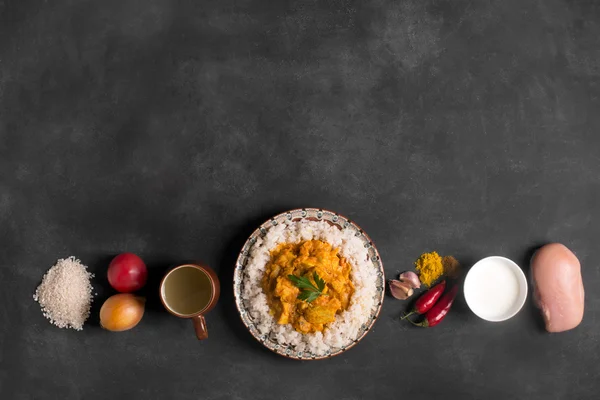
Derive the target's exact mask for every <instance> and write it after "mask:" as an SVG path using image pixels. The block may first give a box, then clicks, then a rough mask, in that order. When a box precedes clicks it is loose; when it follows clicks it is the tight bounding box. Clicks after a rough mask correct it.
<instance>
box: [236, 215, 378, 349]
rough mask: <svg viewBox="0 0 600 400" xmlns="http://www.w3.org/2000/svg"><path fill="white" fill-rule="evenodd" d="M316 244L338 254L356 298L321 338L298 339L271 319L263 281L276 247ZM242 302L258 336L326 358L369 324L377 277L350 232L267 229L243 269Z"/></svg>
mask: <svg viewBox="0 0 600 400" xmlns="http://www.w3.org/2000/svg"><path fill="white" fill-rule="evenodd" d="M311 239H315V240H316V239H318V240H322V241H324V242H328V243H329V244H331V245H332V246H333V247H337V248H339V249H340V255H342V256H343V257H345V258H346V259H347V260H348V261H349V262H350V264H351V265H352V274H351V278H352V283H353V284H354V287H355V292H354V294H353V295H352V298H351V300H350V306H349V307H348V309H347V310H346V311H344V312H342V313H341V314H338V315H337V316H336V319H335V321H334V322H332V323H331V324H329V325H328V327H327V328H326V329H325V330H324V331H323V332H316V333H310V334H301V333H299V332H297V331H296V330H294V328H293V327H292V326H291V325H290V324H286V325H279V324H277V323H276V321H275V319H274V318H273V316H272V315H271V314H270V313H269V305H268V304H267V296H266V295H265V293H264V292H263V290H262V286H261V279H262V277H263V275H264V273H265V268H266V265H267V263H268V261H269V259H270V251H271V250H273V249H274V248H275V247H277V245H279V244H280V243H297V242H300V241H304V240H311ZM244 274H245V275H244V279H243V281H244V282H243V293H242V298H243V301H244V303H245V305H246V307H247V308H248V312H249V313H250V315H251V316H252V317H253V319H254V322H255V323H256V327H257V329H258V330H259V332H260V333H261V334H267V335H269V336H270V337H271V338H272V339H274V340H276V341H277V342H278V343H280V344H284V345H285V344H288V345H292V346H294V347H295V349H296V351H311V352H313V353H315V354H317V355H321V354H324V353H325V352H326V351H327V350H331V349H332V348H340V347H342V346H346V345H348V344H349V343H351V342H352V341H354V340H355V339H356V338H357V337H358V336H359V333H360V331H361V326H362V325H363V324H364V323H367V321H368V320H369V317H370V316H371V312H372V310H373V308H374V307H375V303H376V299H375V296H376V294H377V287H376V282H377V271H376V269H375V268H373V265H372V264H371V262H370V261H369V256H368V250H367V249H366V248H365V246H364V243H363V241H361V239H360V238H359V237H357V236H355V231H354V230H352V229H344V230H340V229H338V228H336V227H333V226H331V225H329V224H328V223H327V222H312V221H301V222H286V223H285V224H279V225H276V226H273V227H271V228H270V229H269V230H268V231H267V234H266V235H265V236H264V237H263V238H258V239H257V241H256V243H255V244H254V246H252V249H251V250H250V255H249V257H248V262H247V264H246V266H245V268H244Z"/></svg>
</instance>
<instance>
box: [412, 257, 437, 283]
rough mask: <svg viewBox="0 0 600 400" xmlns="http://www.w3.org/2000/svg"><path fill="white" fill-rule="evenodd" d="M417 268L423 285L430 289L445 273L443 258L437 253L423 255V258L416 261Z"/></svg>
mask: <svg viewBox="0 0 600 400" xmlns="http://www.w3.org/2000/svg"><path fill="white" fill-rule="evenodd" d="M415 266H416V267H417V272H418V273H419V280H420V281H421V283H422V284H423V285H425V286H428V287H429V286H431V284H432V283H434V282H435V281H437V280H438V279H439V278H440V276H442V274H443V273H444V266H443V265H442V257H440V255H439V254H438V253H437V252H435V251H432V252H431V253H423V254H421V257H419V259H418V260H417V261H415Z"/></svg>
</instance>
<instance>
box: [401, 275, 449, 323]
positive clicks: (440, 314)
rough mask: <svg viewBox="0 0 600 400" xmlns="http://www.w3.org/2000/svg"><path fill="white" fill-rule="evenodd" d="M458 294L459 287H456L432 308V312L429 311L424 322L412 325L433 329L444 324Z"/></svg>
mask: <svg viewBox="0 0 600 400" xmlns="http://www.w3.org/2000/svg"><path fill="white" fill-rule="evenodd" d="M456 293H458V285H454V286H453V287H452V289H450V291H449V292H447V293H446V294H445V295H444V296H443V297H442V298H441V299H440V301H438V302H437V303H436V304H435V306H433V307H432V308H431V310H429V311H427V314H425V319H424V320H423V321H422V322H419V323H417V322H412V321H410V320H409V321H410V323H411V324H413V325H417V326H422V327H424V328H431V327H434V326H436V325H437V324H439V323H440V322H442V320H443V319H444V317H445V316H446V314H448V311H450V307H452V303H453V302H454V298H455V297H456Z"/></svg>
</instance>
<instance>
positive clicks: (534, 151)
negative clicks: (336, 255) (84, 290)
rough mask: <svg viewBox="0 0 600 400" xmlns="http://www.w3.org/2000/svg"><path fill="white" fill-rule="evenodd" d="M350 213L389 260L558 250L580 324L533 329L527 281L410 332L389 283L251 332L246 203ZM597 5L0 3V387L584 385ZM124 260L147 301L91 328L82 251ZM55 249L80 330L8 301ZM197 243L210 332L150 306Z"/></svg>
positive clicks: (593, 284) (210, 395)
mask: <svg viewBox="0 0 600 400" xmlns="http://www.w3.org/2000/svg"><path fill="white" fill-rule="evenodd" d="M296 207H323V208H327V209H331V210H335V211H337V212H339V213H341V214H344V215H347V216H348V217H350V218H352V219H353V220H355V221H356V222H357V223H358V224H359V225H361V226H362V227H363V228H364V229H365V231H366V232H367V233H368V234H369V235H370V236H371V237H372V239H373V240H374V241H375V243H376V244H377V247H378V248H379V251H380V252H381V256H382V259H383V262H384V265H385V270H386V274H387V276H388V277H390V278H391V277H393V276H394V275H395V274H396V273H397V272H399V271H403V270H406V269H409V268H411V265H412V262H413V261H414V260H415V258H416V257H418V255H419V254H420V253H421V252H423V251H426V250H438V251H439V252H440V253H444V254H454V255H455V256H457V257H458V258H459V259H460V260H461V261H462V262H463V263H464V264H466V265H467V266H469V265H471V264H472V263H473V262H474V261H476V260H478V259H479V258H482V257H484V256H488V255H503V256H506V257H509V258H511V259H513V260H515V261H517V262H518V263H519V264H520V265H521V266H522V267H523V268H524V269H525V270H527V269H528V257H529V256H530V254H531V250H532V249H533V248H535V247H536V246H539V245H540V244H543V243H546V242H550V241H559V242H563V243H565V244H566V245H567V246H569V247H570V248H571V249H572V250H573V251H574V252H575V253H576V254H577V256H578V257H579V258H580V260H581V262H582V265H583V277H584V284H585V287H586V311H585V317H584V320H583V323H582V324H581V325H580V326H579V327H578V328H577V329H575V330H573V331H570V332H566V333H561V334H547V333H545V332H544V331H543V329H542V328H541V323H540V319H539V316H538V312H537V311H536V310H535V309H534V308H533V306H532V304H531V300H528V303H527V305H526V307H525V308H524V309H523V310H522V311H521V312H520V313H519V314H518V315H517V316H516V317H515V318H513V319H511V320H509V321H506V322H503V323H488V322H484V321H482V320H480V319H478V318H477V317H475V316H474V315H473V314H472V313H471V312H470V311H469V310H468V308H467V306H466V304H465V302H464V298H463V297H462V296H459V299H458V301H457V304H456V305H455V307H454V308H453V310H452V312H451V314H450V315H449V316H448V318H447V320H445V321H444V322H443V323H442V324H441V325H439V326H438V327H435V328H433V329H429V330H424V329H417V328H413V327H411V326H409V325H408V324H403V323H400V322H399V321H398V316H399V315H400V313H401V312H402V311H404V309H405V304H404V303H403V302H400V301H395V300H394V299H393V298H391V297H389V296H388V297H387V298H386V301H385V302H384V305H383V311H382V314H381V316H380V319H379V321H378V322H377V323H376V324H375V327H374V329H373V330H372V332H370V333H369V334H368V335H367V337H366V338H365V339H364V340H363V341H362V342H361V343H360V344H359V346H357V347H356V348H354V349H352V350H350V351H348V352H347V353H345V354H343V355H341V356H338V357H336V358H333V359H330V360H326V361H319V362H296V361H291V360H287V359H285V358H283V357H279V356H277V355H275V354H272V353H270V352H269V351H268V350H266V349H264V348H263V347H261V345H260V344H259V343H257V342H255V340H254V339H253V338H252V337H251V336H250V334H249V333H248V332H247V331H246V330H245V329H244V327H243V325H242V323H241V321H240V320H239V317H238V315H237V312H236V310H235V307H234V303H233V298H232V288H231V285H230V283H231V278H232V271H233V264H234V260H235V258H236V256H237V253H238V251H239V249H240V247H241V245H242V243H243V242H244V240H245V239H246V237H247V236H248V235H249V234H250V233H251V232H252V230H254V229H255V228H256V226H257V225H258V224H259V223H260V222H262V221H263V220H265V219H266V218H268V217H270V216H272V215H274V214H276V213H279V212H281V211H284V210H286V209H290V208H296ZM599 217H600V3H599V2H597V1H562V0H548V1H525V0H509V1H489V0H486V1H423V0H411V1H400V0H394V1H392V0H367V1H351V0H328V1H267V0H262V1H261V0H213V1H202V0H187V1H173V0H171V1H170V0H111V1H84V0H78V1H63V0H51V1H47V0H46V1H42V0H0V398H1V399H10V400H12V399H18V400H20V399H89V400H92V399H213V400H217V399H277V400H279V399H290V400H296V399H371V398H380V399H392V398H394V399H399V398H410V399H436V398H448V399H492V400H493V399H498V400H500V399H503V400H504V399H597V398H598V391H599V389H600V367H599V364H600V333H599V332H600V294H599V292H598V288H599V285H600V265H599V264H598V261H597V258H596V257H597V251H598V240H599V238H600V224H599V223H598V219H599ZM123 251H130V252H135V253H137V254H139V255H140V256H142V257H143V258H144V259H145V260H146V261H147V263H148V266H149V268H150V274H151V282H150V286H149V287H148V295H149V300H148V301H149V304H148V308H147V311H146V315H145V317H144V319H143V321H142V322H141V324H140V325H139V326H138V327H136V328H135V329H133V330H131V331H129V332H124V333H109V332H106V331H103V330H102V329H101V328H100V327H99V326H98V310H99V307H100V305H101V304H102V302H103V300H104V299H106V298H107V297H108V296H109V295H110V294H112V291H111V290H110V288H109V287H108V285H107V282H106V278H105V270H106V267H107V265H108V261H109V260H110V259H111V257H113V256H114V255H115V254H117V253H120V252H123ZM70 255H75V256H77V257H79V258H81V260H83V262H84V263H86V264H87V265H89V267H90V269H91V271H93V272H94V273H96V279H95V280H94V285H95V288H96V289H97V292H98V296H97V299H96V302H95V304H94V308H93V314H92V317H91V318H90V320H89V321H88V323H87V324H86V326H85V328H84V330H83V331H82V332H76V331H73V330H61V329H58V328H56V327H54V326H52V325H50V324H49V323H48V322H47V321H46V320H45V319H44V318H43V316H42V314H41V312H40V309H39V306H38V304H37V303H34V301H33V300H32V295H33V292H34V290H35V288H36V286H37V285H38V284H39V282H40V280H41V278H42V276H43V274H44V272H45V271H46V270H47V269H48V268H49V267H50V266H52V265H53V263H54V262H55V261H56V260H57V259H58V258H62V257H67V256H70ZM185 260H197V261H200V262H204V263H206V264H208V265H210V266H212V267H213V268H214V269H215V270H216V271H217V272H218V274H219V276H220V279H221V280H222V284H223V293H222V299H221V301H220V302H219V304H218V306H217V307H216V308H215V309H214V310H213V311H212V312H211V313H210V314H209V315H208V325H209V331H210V338H209V339H208V340H207V341H206V342H202V343H200V342H198V341H197V340H196V338H195V337H194V333H193V331H192V327H191V323H190V322H189V321H185V320H180V319H177V318H175V317H173V316H171V315H169V314H167V313H166V312H165V311H164V310H163V309H162V308H161V306H160V304H159V303H158V302H157V296H156V292H155V290H156V287H157V281H158V280H159V279H160V276H161V274H162V273H163V271H165V269H166V268H168V267H169V266H170V265H174V264H177V263H180V262H182V261H185Z"/></svg>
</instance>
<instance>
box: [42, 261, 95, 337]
mask: <svg viewBox="0 0 600 400" xmlns="http://www.w3.org/2000/svg"><path fill="white" fill-rule="evenodd" d="M93 276H94V275H93V274H91V273H89V272H88V271H87V267H86V266H85V265H83V264H82V263H81V261H79V260H78V259H76V258H75V257H69V258H65V259H62V258H61V259H60V260H58V261H57V262H56V265H54V266H53V267H52V268H50V269H49V270H48V272H46V274H45V275H44V278H43V279H42V283H41V284H40V286H38V288H37V290H36V291H35V294H34V295H33V299H34V300H35V301H37V302H38V303H40V306H41V307H42V313H43V314H44V317H46V318H48V319H49V320H50V322H51V323H53V324H54V325H56V326H58V327H59V328H73V329H76V330H78V331H80V330H82V329H83V324H84V323H85V321H86V320H87V319H88V317H89V316H90V308H91V305H92V300H93V297H92V290H93V288H92V285H91V284H90V279H91V278H92V277H93Z"/></svg>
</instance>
